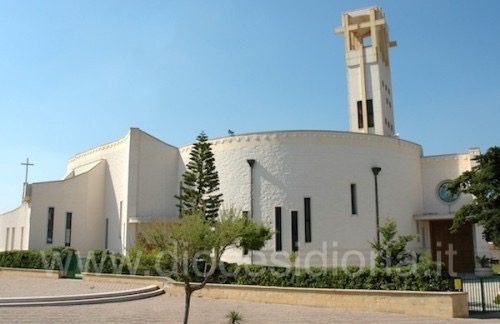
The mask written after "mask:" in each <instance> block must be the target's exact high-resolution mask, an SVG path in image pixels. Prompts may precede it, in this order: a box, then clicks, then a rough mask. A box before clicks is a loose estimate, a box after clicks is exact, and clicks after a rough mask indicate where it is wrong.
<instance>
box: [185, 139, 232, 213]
mask: <svg viewBox="0 0 500 324" xmlns="http://www.w3.org/2000/svg"><path fill="white" fill-rule="evenodd" d="M211 145H212V144H211V143H209V142H208V137H207V135H206V134H205V132H203V131H202V132H201V133H200V134H199V135H198V137H197V138H196V143H194V144H193V148H192V150H191V153H190V158H189V162H188V164H187V166H186V169H187V170H186V172H184V174H183V175H182V177H183V180H184V181H183V183H182V186H181V193H180V195H177V196H175V197H176V198H177V199H178V200H179V204H178V205H177V207H179V210H180V214H181V216H182V215H183V214H187V213H193V212H201V213H203V214H204V215H205V219H207V220H214V219H215V218H216V217H217V216H218V213H219V207H220V205H221V203H222V201H223V200H222V194H221V193H219V194H216V192H217V191H218V190H219V174H218V173H217V170H216V169H215V158H214V154H213V153H212V148H211Z"/></svg>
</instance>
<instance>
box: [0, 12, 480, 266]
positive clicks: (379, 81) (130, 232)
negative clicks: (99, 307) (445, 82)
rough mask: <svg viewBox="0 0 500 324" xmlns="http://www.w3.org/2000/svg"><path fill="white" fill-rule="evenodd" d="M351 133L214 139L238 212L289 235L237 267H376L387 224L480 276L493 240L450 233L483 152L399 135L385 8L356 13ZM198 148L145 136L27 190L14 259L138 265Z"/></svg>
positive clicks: (419, 247) (0, 230) (223, 187)
mask: <svg viewBox="0 0 500 324" xmlns="http://www.w3.org/2000/svg"><path fill="white" fill-rule="evenodd" d="M336 32H337V33H338V34H343V35H344V39H345V57H346V67H347V81H348V98H349V107H348V109H349V116H350V130H349V131H330V130H294V131H263V132H257V133H249V134H233V135H228V136H225V137H220V138H215V139H211V140H210V142H211V143H212V150H213V153H214V155H215V162H216V167H217V171H218V173H219V179H220V191H221V192H222V193H223V195H224V196H223V198H224V202H225V204H226V206H231V207H235V208H238V209H241V210H242V211H245V212H247V213H248V215H249V216H250V217H252V218H253V219H254V220H255V221H257V222H264V223H267V224H269V225H270V226H271V228H272V229H273V230H274V231H275V234H274V235H273V238H272V239H271V240H270V241H269V242H268V243H267V244H266V246H265V248H264V249H263V251H261V252H259V253H257V252H255V253H252V252H250V253H248V254H244V253H243V252H242V251H231V253H230V254H229V255H228V258H229V259H231V260H233V261H237V262H247V263H250V262H254V263H265V264H280V263H283V260H286V255H288V254H289V253H290V252H292V251H296V252H297V256H298V260H297V262H299V263H300V264H301V265H305V266H307V265H322V264H325V265H342V264H366V265H369V264H370V262H371V260H372V257H373V250H372V249H371V247H370V243H369V242H370V241H375V240H376V239H377V224H378V223H382V222H383V220H384V219H385V218H392V219H395V220H396V221H397V224H398V229H399V232H400V233H401V234H409V233H417V234H418V238H417V239H415V240H414V241H412V242H411V243H410V244H409V247H410V248H411V249H413V250H415V251H417V252H419V253H423V252H425V251H430V253H431V254H432V256H433V258H434V259H436V260H441V261H444V262H445V263H446V264H447V265H448V267H449V269H450V271H456V272H473V271H474V268H475V267H476V266H478V265H476V264H475V256H476V255H481V256H482V255H485V254H486V255H489V250H488V244H487V242H485V241H484V239H483V238H482V234H481V233H482V229H481V228H480V227H478V226H476V225H471V224H469V225H465V226H464V227H463V228H462V229H461V231H460V232H459V233H456V234H450V233H449V231H448V228H449V227H450V226H451V220H452V218H453V216H454V213H455V212H456V211H458V209H459V208H460V206H462V205H463V204H464V203H468V202H470V201H471V197H470V196H467V195H458V196H451V195H449V194H448V193H447V191H446V190H445V189H446V185H447V183H449V181H450V180H452V179H454V178H456V177H457V176H459V175H460V174H461V173H462V172H464V171H466V170H470V169H471V166H472V165H473V161H472V158H473V157H474V156H476V155H477V154H479V153H480V152H479V149H476V148H472V149H469V150H468V151H467V152H465V153H460V154H447V155H438V156H423V153H422V152H423V151H422V147H421V146H420V145H418V144H415V143H412V142H409V141H405V140H403V139H401V138H399V137H398V136H397V135H396V134H395V120H394V113H393V112H394V106H393V101H392V86H391V72H390V60H389V49H390V48H391V47H393V46H396V42H393V41H390V40H389V33H388V26H387V24H386V20H385V17H384V14H383V12H382V10H381V9H380V8H379V7H371V8H367V9H361V10H355V11H350V12H347V13H344V14H343V15H342V26H341V27H339V28H337V30H336ZM191 148H192V146H191V145H187V146H183V147H175V146H172V145H169V144H167V143H165V142H163V141H162V140H159V139H157V138H155V137H154V136H152V135H149V134H147V133H145V132H143V131H141V130H140V129H138V128H131V129H130V130H129V131H128V132H127V134H126V135H125V136H123V137H122V138H120V139H118V140H116V141H114V142H112V143H107V144H103V145H100V146H97V147H95V148H92V149H90V150H88V151H85V152H82V153H80V154H77V155H75V156H73V157H71V158H70V159H69V161H68V163H67V171H66V175H65V177H64V178H63V179H62V180H58V181H48V182H40V183H32V184H26V188H25V196H24V199H23V203H22V205H21V206H20V207H19V208H17V209H15V210H13V211H10V212H7V213H4V214H0V251H8V250H18V249H21V250H23V249H24V250H26V249H45V248H50V247H52V246H56V245H66V246H71V247H73V248H75V249H77V250H78V251H79V252H80V253H81V254H86V253H87V252H88V251H90V250H93V249H98V248H99V249H103V248H107V249H110V250H113V251H117V252H120V253H126V252H127V249H128V248H130V247H131V246H133V244H134V242H135V239H136V235H137V233H138V232H139V231H140V229H141V224H144V223H148V222H152V221H157V220H165V219H172V218H176V217H177V216H178V209H177V207H176V204H177V200H176V199H175V198H174V195H176V194H178V193H179V188H180V184H181V181H182V174H183V172H184V171H185V165H186V164H187V162H188V160H189V154H190V150H191Z"/></svg>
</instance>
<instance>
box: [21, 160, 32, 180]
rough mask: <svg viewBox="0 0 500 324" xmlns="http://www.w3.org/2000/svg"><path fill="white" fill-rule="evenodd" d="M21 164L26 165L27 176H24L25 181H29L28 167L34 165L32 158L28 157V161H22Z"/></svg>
mask: <svg viewBox="0 0 500 324" xmlns="http://www.w3.org/2000/svg"><path fill="white" fill-rule="evenodd" d="M21 165H25V166H26V176H25V177H24V183H28V168H29V167H30V166H32V165H34V164H33V163H30V159H29V158H26V163H21Z"/></svg>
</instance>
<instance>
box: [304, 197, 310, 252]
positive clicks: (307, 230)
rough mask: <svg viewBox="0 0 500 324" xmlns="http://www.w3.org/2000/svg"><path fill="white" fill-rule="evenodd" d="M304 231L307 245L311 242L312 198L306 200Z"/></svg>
mask: <svg viewBox="0 0 500 324" xmlns="http://www.w3.org/2000/svg"><path fill="white" fill-rule="evenodd" d="M304 230H305V240H306V243H310V242H311V198H304Z"/></svg>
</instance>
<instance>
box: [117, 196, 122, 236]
mask: <svg viewBox="0 0 500 324" xmlns="http://www.w3.org/2000/svg"><path fill="white" fill-rule="evenodd" d="M122 212H123V201H120V210H119V214H118V219H119V222H120V225H119V226H118V228H119V229H120V232H119V233H118V238H120V239H121V238H122Z"/></svg>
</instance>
